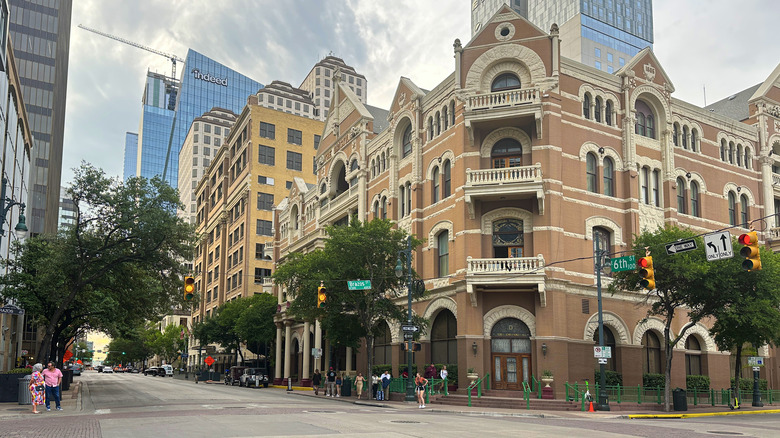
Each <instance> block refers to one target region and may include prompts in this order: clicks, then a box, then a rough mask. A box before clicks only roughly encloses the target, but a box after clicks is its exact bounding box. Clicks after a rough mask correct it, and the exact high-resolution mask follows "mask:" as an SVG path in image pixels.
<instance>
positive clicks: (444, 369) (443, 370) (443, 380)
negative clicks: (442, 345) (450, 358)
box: [439, 365, 448, 391]
mask: <svg viewBox="0 0 780 438" xmlns="http://www.w3.org/2000/svg"><path fill="white" fill-rule="evenodd" d="M447 374H448V373H447V365H442V366H441V371H439V376H441V385H440V386H439V391H444V385H446V384H447Z"/></svg>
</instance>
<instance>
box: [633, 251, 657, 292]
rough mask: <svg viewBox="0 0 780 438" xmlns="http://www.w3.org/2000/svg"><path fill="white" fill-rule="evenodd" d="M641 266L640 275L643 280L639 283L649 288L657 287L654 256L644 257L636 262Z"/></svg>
mask: <svg viewBox="0 0 780 438" xmlns="http://www.w3.org/2000/svg"><path fill="white" fill-rule="evenodd" d="M636 264H637V266H638V267H639V276H640V277H642V280H640V281H639V285H640V286H642V287H643V288H645V289H647V290H653V289H655V269H653V258H652V257H651V256H647V257H642V258H641V259H639V261H638V262H636Z"/></svg>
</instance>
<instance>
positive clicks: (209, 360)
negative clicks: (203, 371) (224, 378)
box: [203, 356, 215, 366]
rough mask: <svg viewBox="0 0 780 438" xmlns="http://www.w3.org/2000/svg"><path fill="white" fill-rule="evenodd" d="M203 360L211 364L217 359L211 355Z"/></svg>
mask: <svg viewBox="0 0 780 438" xmlns="http://www.w3.org/2000/svg"><path fill="white" fill-rule="evenodd" d="M203 362H206V365H208V366H211V365H212V364H213V363H214V362H215V360H214V358H213V357H211V356H209V357H207V358H206V359H205V360H204V361H203Z"/></svg>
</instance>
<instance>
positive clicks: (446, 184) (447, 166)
mask: <svg viewBox="0 0 780 438" xmlns="http://www.w3.org/2000/svg"><path fill="white" fill-rule="evenodd" d="M451 167H452V164H451V163H450V160H444V165H443V166H442V169H443V170H442V185H441V197H442V199H444V198H446V197H448V196H450V194H452V169H451Z"/></svg>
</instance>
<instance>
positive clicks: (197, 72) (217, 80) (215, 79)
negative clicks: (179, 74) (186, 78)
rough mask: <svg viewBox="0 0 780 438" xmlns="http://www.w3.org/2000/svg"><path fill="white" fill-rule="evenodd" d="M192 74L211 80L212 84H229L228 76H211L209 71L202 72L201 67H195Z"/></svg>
mask: <svg viewBox="0 0 780 438" xmlns="http://www.w3.org/2000/svg"><path fill="white" fill-rule="evenodd" d="M192 76H193V77H194V78H195V79H200V80H201V81H206V82H211V83H212V84H217V85H222V86H223V87H227V86H228V80H227V78H218V77H215V76H211V75H210V74H209V73H205V74H204V73H201V72H200V69H197V68H193V69H192Z"/></svg>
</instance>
